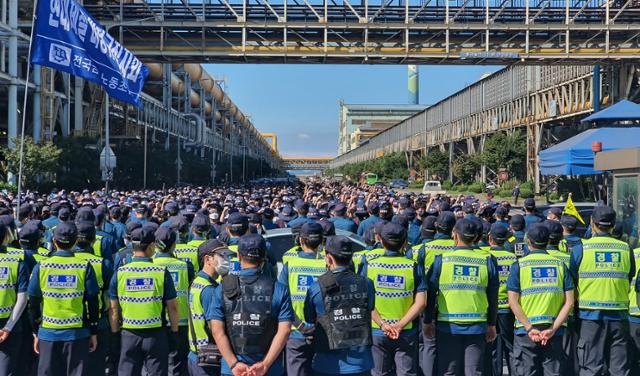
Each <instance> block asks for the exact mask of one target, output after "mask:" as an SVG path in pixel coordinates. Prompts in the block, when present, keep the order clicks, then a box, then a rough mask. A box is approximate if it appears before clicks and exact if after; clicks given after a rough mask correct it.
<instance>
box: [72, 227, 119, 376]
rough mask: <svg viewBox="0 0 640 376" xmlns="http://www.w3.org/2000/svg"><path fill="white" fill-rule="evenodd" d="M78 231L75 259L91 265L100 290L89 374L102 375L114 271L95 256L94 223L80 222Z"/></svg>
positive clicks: (100, 258) (108, 261)
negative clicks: (106, 296)
mask: <svg viewBox="0 0 640 376" xmlns="http://www.w3.org/2000/svg"><path fill="white" fill-rule="evenodd" d="M76 227H77V229H78V241H77V243H76V245H75V247H74V250H73V254H74V256H75V257H77V258H79V259H81V260H84V261H86V262H88V263H89V265H91V267H92V268H93V271H94V273H95V275H96V281H97V282H98V289H99V291H100V294H99V295H98V307H99V312H100V319H99V321H98V332H97V337H96V338H97V340H98V345H97V347H96V350H95V351H94V352H92V353H90V354H89V363H88V367H87V369H88V372H89V373H90V374H96V373H102V372H104V369H105V360H106V356H107V352H108V341H109V323H108V314H107V312H108V309H109V306H108V305H107V300H106V299H105V296H104V295H105V294H106V290H107V286H109V282H110V281H111V276H112V274H113V269H112V266H111V260H108V259H104V258H102V257H98V256H96V255H94V253H93V252H94V250H93V243H94V242H95V240H96V228H95V226H94V225H93V222H79V223H77V224H76Z"/></svg>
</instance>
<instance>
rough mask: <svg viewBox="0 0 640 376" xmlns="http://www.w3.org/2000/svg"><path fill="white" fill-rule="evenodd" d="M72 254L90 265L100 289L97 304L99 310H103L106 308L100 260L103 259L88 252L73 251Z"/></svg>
mask: <svg viewBox="0 0 640 376" xmlns="http://www.w3.org/2000/svg"><path fill="white" fill-rule="evenodd" d="M74 256H75V257H77V258H79V259H81V260H84V261H86V262H88V263H89V265H91V267H92V268H93V271H94V272H95V273H96V279H97V280H98V288H99V289H100V299H98V303H99V304H98V306H99V307H100V312H104V311H106V310H107V309H108V307H107V306H106V300H105V297H104V293H103V292H104V291H105V289H104V278H103V276H102V262H103V261H104V259H103V258H102V257H98V256H96V255H94V254H91V253H89V252H75V253H74Z"/></svg>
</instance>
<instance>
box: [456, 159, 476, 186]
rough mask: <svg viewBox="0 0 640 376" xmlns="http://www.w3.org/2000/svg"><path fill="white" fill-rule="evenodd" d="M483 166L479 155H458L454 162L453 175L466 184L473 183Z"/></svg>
mask: <svg viewBox="0 0 640 376" xmlns="http://www.w3.org/2000/svg"><path fill="white" fill-rule="evenodd" d="M481 164H482V163H481V158H480V156H479V155H478V154H466V153H464V154H458V156H456V158H455V160H454V161H453V175H454V176H455V177H456V178H458V180H460V181H461V182H462V183H464V184H468V183H472V182H474V181H475V178H476V175H477V173H478V171H479V170H480V165H481Z"/></svg>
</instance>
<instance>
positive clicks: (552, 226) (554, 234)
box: [542, 220, 563, 240]
mask: <svg viewBox="0 0 640 376" xmlns="http://www.w3.org/2000/svg"><path fill="white" fill-rule="evenodd" d="M542 224H543V225H544V227H546V228H547V230H549V239H550V240H562V231H563V230H562V225H561V224H560V222H558V221H549V220H546V221H544V222H543V223H542Z"/></svg>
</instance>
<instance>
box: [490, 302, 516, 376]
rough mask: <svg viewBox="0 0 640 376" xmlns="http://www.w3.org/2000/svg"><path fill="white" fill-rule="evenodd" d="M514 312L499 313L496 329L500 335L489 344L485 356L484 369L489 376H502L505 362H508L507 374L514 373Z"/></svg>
mask: <svg viewBox="0 0 640 376" xmlns="http://www.w3.org/2000/svg"><path fill="white" fill-rule="evenodd" d="M514 321H515V318H514V316H513V313H511V312H509V313H499V314H498V321H497V323H496V324H497V325H496V330H497V332H498V336H497V337H496V340H495V341H493V342H492V343H488V344H487V349H486V351H485V356H484V369H485V374H486V375H487V376H490V375H493V376H502V373H503V368H504V367H503V364H504V363H503V362H506V364H507V370H508V372H507V374H508V375H513V374H514V372H513V366H512V364H511V354H512V352H513V323H514Z"/></svg>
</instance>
